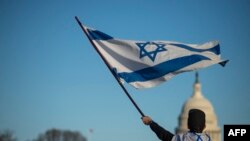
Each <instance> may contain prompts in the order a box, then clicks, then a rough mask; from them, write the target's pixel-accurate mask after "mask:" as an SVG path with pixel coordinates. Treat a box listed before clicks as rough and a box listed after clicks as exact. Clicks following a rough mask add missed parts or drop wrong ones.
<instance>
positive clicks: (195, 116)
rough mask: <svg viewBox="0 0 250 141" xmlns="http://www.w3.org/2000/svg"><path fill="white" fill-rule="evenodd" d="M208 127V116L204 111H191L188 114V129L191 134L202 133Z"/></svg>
mask: <svg viewBox="0 0 250 141" xmlns="http://www.w3.org/2000/svg"><path fill="white" fill-rule="evenodd" d="M205 127H206V115H205V113H204V112H203V111H202V110H199V109H190V110H189V113H188V128H189V130H190V131H191V132H196V133H201V132H203V130H204V129H205Z"/></svg>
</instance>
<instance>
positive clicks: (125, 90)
mask: <svg viewBox="0 0 250 141" xmlns="http://www.w3.org/2000/svg"><path fill="white" fill-rule="evenodd" d="M75 19H76V21H77V23H78V24H79V26H80V27H81V28H82V30H83V32H84V33H85V35H86V36H87V37H88V39H89V41H90V43H91V44H92V46H93V47H94V48H95V50H96V52H97V53H98V54H99V55H100V57H101V59H102V60H103V62H104V63H105V64H106V66H107V67H108V69H109V71H110V72H111V73H112V74H113V76H114V77H115V79H116V81H117V82H118V84H119V85H120V86H121V88H122V90H123V91H124V92H125V94H126V95H127V96H128V98H129V100H130V101H131V102H132V103H133V105H134V106H135V108H136V109H137V111H138V112H139V113H140V114H141V116H142V117H144V116H145V115H144V113H143V112H142V111H141V109H140V108H139V107H138V105H137V104H136V103H135V101H134V100H133V98H132V97H131V95H130V94H129V93H128V91H127V89H126V88H125V87H124V85H123V84H122V82H121V81H120V80H119V78H118V77H117V74H116V73H115V72H114V71H113V70H112V68H111V66H110V64H109V63H108V61H107V60H106V59H105V58H104V56H103V55H102V54H101V52H100V51H99V50H98V48H97V47H96V46H95V44H94V43H93V41H92V40H91V39H90V37H89V36H88V33H87V31H86V29H85V28H84V27H83V26H82V23H81V22H80V20H79V19H78V17H77V16H75Z"/></svg>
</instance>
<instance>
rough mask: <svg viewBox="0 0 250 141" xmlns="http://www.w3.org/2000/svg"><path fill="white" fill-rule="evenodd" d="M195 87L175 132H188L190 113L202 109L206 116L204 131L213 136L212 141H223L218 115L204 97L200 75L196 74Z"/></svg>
mask: <svg viewBox="0 0 250 141" xmlns="http://www.w3.org/2000/svg"><path fill="white" fill-rule="evenodd" d="M193 87H194V90H193V95H192V96H191V97H190V98H189V99H188V100H187V101H186V102H185V104H184V105H183V107H182V111H181V113H180V116H179V118H178V120H179V121H178V122H179V123H178V124H179V125H178V127H177V128H176V131H175V132H176V133H183V132H186V131H188V127H187V119H188V111H189V110H190V109H192V108H196V109H201V110H202V111H204V112H205V114H206V128H205V130H204V131H205V132H206V133H208V134H209V135H210V136H211V139H212V141H221V129H220V127H219V126H218V124H217V117H216V114H215V112H214V109H213V106H212V104H211V103H210V101H209V100H207V99H206V98H205V97H204V96H203V95H202V92H201V84H200V82H199V76H198V73H196V80H195V83H194V86H193Z"/></svg>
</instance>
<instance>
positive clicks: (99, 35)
mask: <svg viewBox="0 0 250 141" xmlns="http://www.w3.org/2000/svg"><path fill="white" fill-rule="evenodd" d="M83 28H84V29H85V31H86V34H87V36H88V37H89V39H90V40H91V41H92V43H93V44H94V45H95V46H96V47H97V49H98V50H99V51H100V53H101V54H102V56H103V57H104V58H105V60H106V61H107V62H108V63H109V65H110V67H111V69H112V70H114V71H115V73H116V74H117V76H118V77H119V78H120V79H122V80H125V81H126V82H127V83H129V84H131V85H132V86H134V87H135V88H150V87H153V86H156V85H158V84H161V83H162V82H165V81H167V80H169V79H171V78H172V77H173V76H175V75H177V74H179V73H182V72H187V71H193V70H198V69H201V68H205V67H208V66H211V65H213V64H218V63H220V64H222V65H223V66H224V65H225V63H226V62H227V61H224V60H221V57H220V45H219V42H218V41H210V42H207V43H204V44H200V45H197V44H183V43H179V42H172V41H134V40H121V39H116V38H113V37H111V36H109V35H107V34H105V33H103V32H100V31H98V30H95V29H91V28H88V27H85V26H83Z"/></svg>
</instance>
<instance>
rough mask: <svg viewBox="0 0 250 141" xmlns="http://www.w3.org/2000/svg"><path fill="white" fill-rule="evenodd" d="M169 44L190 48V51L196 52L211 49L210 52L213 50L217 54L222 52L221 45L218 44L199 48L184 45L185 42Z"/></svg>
mask: <svg viewBox="0 0 250 141" xmlns="http://www.w3.org/2000/svg"><path fill="white" fill-rule="evenodd" d="M169 45H174V46H177V47H180V48H184V49H187V50H190V51H194V52H204V51H210V52H213V53H214V54H216V55H219V54H220V45H219V44H218V45H216V46H214V47H212V48H209V49H197V48H192V47H190V46H187V45H184V44H173V43H172V44H169Z"/></svg>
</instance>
